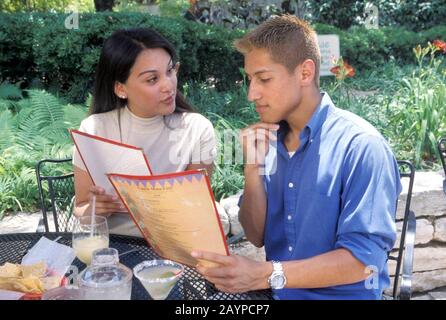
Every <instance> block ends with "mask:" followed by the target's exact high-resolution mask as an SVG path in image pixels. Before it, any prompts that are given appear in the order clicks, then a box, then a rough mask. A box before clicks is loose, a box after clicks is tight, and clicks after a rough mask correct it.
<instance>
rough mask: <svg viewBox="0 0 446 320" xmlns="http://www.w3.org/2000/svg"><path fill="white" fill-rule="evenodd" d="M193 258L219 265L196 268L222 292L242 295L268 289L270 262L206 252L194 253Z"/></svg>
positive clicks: (198, 266)
mask: <svg viewBox="0 0 446 320" xmlns="http://www.w3.org/2000/svg"><path fill="white" fill-rule="evenodd" d="M192 256H193V257H194V258H196V259H200V260H206V261H210V262H213V263H215V264H217V266H216V267H204V266H203V265H202V264H200V263H198V265H197V266H196V267H197V271H198V272H199V273H200V274H201V275H202V276H203V277H204V278H206V279H207V280H208V281H210V282H212V283H213V284H214V285H215V287H216V288H217V289H218V290H220V291H224V292H228V293H241V292H246V291H251V290H260V289H266V288H268V280H267V279H268V277H269V275H270V274H271V272H272V265H271V263H269V262H258V261H254V260H251V259H248V258H246V257H242V256H238V255H233V256H224V255H220V254H216V253H212V252H204V251H194V252H192Z"/></svg>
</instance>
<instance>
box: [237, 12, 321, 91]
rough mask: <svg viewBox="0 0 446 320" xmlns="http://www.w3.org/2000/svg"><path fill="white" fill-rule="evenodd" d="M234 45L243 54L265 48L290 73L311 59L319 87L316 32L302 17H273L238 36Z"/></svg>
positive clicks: (319, 62)
mask: <svg viewBox="0 0 446 320" xmlns="http://www.w3.org/2000/svg"><path fill="white" fill-rule="evenodd" d="M234 46H235V48H236V49H237V50H238V51H239V52H241V53H242V54H246V53H248V52H250V51H251V50H252V49H266V50H268V52H269V53H270V54H271V57H272V59H273V61H275V62H277V63H280V64H281V65H283V66H285V67H286V68H287V69H288V71H289V72H290V73H291V72H293V71H294V70H295V68H296V67H297V66H298V65H299V64H301V63H302V62H304V61H305V60H307V59H311V60H313V62H314V64H315V66H316V68H315V75H314V81H315V84H316V86H317V87H318V88H319V68H320V65H321V53H320V50H319V45H318V42H317V35H316V32H315V31H314V30H313V28H311V27H310V25H309V24H308V23H307V22H305V21H304V20H300V19H298V18H297V17H295V16H292V15H282V16H273V17H271V18H270V19H268V20H266V21H265V22H263V23H262V24H261V25H259V26H258V27H257V28H255V29H254V30H251V31H250V32H248V33H247V34H246V35H245V36H244V37H243V38H240V39H237V40H236V41H235V42H234Z"/></svg>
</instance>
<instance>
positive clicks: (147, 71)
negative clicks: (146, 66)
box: [138, 69, 158, 77]
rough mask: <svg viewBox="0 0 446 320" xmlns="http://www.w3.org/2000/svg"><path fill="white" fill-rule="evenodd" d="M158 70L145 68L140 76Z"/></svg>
mask: <svg viewBox="0 0 446 320" xmlns="http://www.w3.org/2000/svg"><path fill="white" fill-rule="evenodd" d="M157 71H158V70H156V69H150V70H144V71H143V72H141V73H140V74H138V77H140V76H142V75H143V74H145V73H150V72H157Z"/></svg>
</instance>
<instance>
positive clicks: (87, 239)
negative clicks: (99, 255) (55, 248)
mask: <svg viewBox="0 0 446 320" xmlns="http://www.w3.org/2000/svg"><path fill="white" fill-rule="evenodd" d="M108 243H109V233H108V224H107V218H105V217H102V216H94V217H93V216H82V217H78V218H77V219H76V221H75V224H74V229H73V249H74V251H75V252H76V256H77V257H78V258H79V260H81V261H82V262H83V263H85V264H86V265H89V264H90V263H91V257H92V253H93V251H95V250H97V249H101V248H108Z"/></svg>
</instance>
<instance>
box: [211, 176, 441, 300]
mask: <svg viewBox="0 0 446 320" xmlns="http://www.w3.org/2000/svg"><path fill="white" fill-rule="evenodd" d="M443 179H444V176H443V175H442V174H441V173H440V172H416V174H415V182H414V187H413V194H412V203H411V210H412V211H414V212H415V215H416V218H417V231H416V236H415V252H414V264H413V279H412V291H413V293H414V296H415V297H417V296H418V297H419V296H423V297H426V296H427V294H428V293H429V292H435V291H436V290H439V288H442V287H446V195H445V194H444V193H443V189H442V185H443ZM402 184H403V192H402V193H401V195H400V200H399V205H398V210H397V230H398V239H397V241H396V244H395V249H394V251H395V250H396V249H397V248H398V247H399V236H400V232H401V227H402V218H403V214H404V204H405V201H406V196H407V186H408V181H405V179H403V180H402ZM240 194H241V193H239V194H238V195H234V196H231V197H229V198H227V199H223V200H221V201H220V206H219V211H220V215H221V216H222V222H223V225H224V230H225V232H226V234H227V235H228V236H231V235H234V234H238V233H239V232H241V231H242V227H241V225H240V222H239V221H238V211H239V207H238V205H237V204H238V200H239V197H240ZM231 251H232V252H234V253H239V254H243V255H247V256H249V257H251V258H253V259H256V260H262V259H264V257H265V253H264V250H263V248H261V249H258V248H255V247H254V246H253V245H251V244H249V243H248V242H247V241H245V242H242V243H240V244H237V245H236V246H232V247H231ZM389 272H390V274H391V276H392V275H394V273H395V263H394V261H390V262H389ZM387 292H388V293H389V292H390V291H387ZM427 298H429V297H427Z"/></svg>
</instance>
